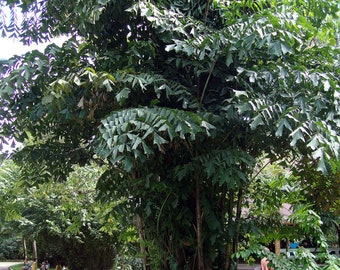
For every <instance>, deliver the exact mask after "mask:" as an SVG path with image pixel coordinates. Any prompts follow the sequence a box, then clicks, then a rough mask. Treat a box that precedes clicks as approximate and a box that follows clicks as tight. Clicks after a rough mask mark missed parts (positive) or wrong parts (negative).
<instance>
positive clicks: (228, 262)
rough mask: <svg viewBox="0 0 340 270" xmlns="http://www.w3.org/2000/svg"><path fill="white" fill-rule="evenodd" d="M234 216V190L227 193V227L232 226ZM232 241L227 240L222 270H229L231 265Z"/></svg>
mask: <svg viewBox="0 0 340 270" xmlns="http://www.w3.org/2000/svg"><path fill="white" fill-rule="evenodd" d="M233 216H234V190H230V191H229V207H228V227H229V226H232V225H231V224H232V222H233ZM232 245H233V243H232V240H231V239H230V238H228V241H227V246H226V254H225V264H224V269H225V270H229V268H230V265H231V252H232Z"/></svg>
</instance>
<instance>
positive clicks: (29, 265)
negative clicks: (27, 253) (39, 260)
mask: <svg viewBox="0 0 340 270" xmlns="http://www.w3.org/2000/svg"><path fill="white" fill-rule="evenodd" d="M32 263H33V262H32V261H28V260H27V259H26V260H25V261H24V266H23V267H22V268H21V269H22V270H30V269H31V268H32Z"/></svg>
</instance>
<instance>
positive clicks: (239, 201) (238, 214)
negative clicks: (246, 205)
mask: <svg viewBox="0 0 340 270" xmlns="http://www.w3.org/2000/svg"><path fill="white" fill-rule="evenodd" d="M242 198H243V189H242V188H240V189H239V191H238V194H237V205H236V220H235V222H236V233H235V238H234V243H233V253H235V252H237V249H238V240H239V236H240V228H241V214H242Z"/></svg>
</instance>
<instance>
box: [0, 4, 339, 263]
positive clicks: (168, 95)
mask: <svg viewBox="0 0 340 270" xmlns="http://www.w3.org/2000/svg"><path fill="white" fill-rule="evenodd" d="M5 4H7V5H8V6H9V7H10V9H11V14H12V15H11V19H10V22H9V23H6V22H4V21H3V22H2V24H1V25H0V28H1V30H2V32H3V34H4V35H10V36H15V37H17V38H19V39H20V40H22V42H24V43H28V44H29V43H32V42H42V41H46V40H48V39H50V38H51V37H54V36H58V35H67V36H68V37H69V40H68V41H66V42H65V43H64V44H63V45H62V46H61V47H58V46H56V45H54V44H52V45H49V46H48V47H47V48H46V49H45V51H44V52H39V51H32V52H29V53H27V54H25V55H22V56H15V57H12V58H11V59H9V60H7V61H3V62H2V65H1V77H0V95H1V101H0V102H1V108H2V110H1V113H0V123H1V135H2V138H1V140H2V143H5V142H6V139H8V138H14V139H15V140H16V141H18V142H22V143H23V144H24V147H23V148H22V149H21V150H20V151H18V152H17V153H15V155H14V157H13V158H14V159H15V160H16V161H17V162H18V164H20V165H21V166H22V169H23V173H24V175H25V177H26V178H27V181H28V182H29V183H30V184H31V185H38V184H39V183H43V182H45V181H48V180H50V179H54V180H55V181H64V180H65V179H66V178H67V175H68V174H69V173H70V172H71V171H72V170H73V168H74V165H75V164H79V165H85V164H87V163H89V162H90V161H95V162H98V164H107V165H108V169H107V170H106V171H105V172H104V173H103V174H102V175H101V177H100V179H99V182H98V186H97V187H98V189H99V197H100V198H101V199H102V200H103V201H106V202H107V201H111V200H115V199H119V198H121V197H122V196H124V197H126V198H128V199H127V200H123V201H122V205H121V206H122V207H125V209H129V215H130V216H131V220H134V223H135V224H136V226H137V227H138V228H139V236H140V241H141V243H142V245H141V253H142V254H144V258H143V259H144V265H145V267H151V266H153V267H154V268H157V269H174V268H175V267H177V268H178V269H184V267H185V266H187V267H189V266H191V267H193V266H195V267H196V269H200V270H201V269H212V268H213V267H217V268H219V269H222V268H223V269H231V267H232V263H231V254H232V253H235V252H236V251H237V246H238V239H239V238H240V234H242V233H243V231H242V228H243V227H242V226H241V223H242V222H241V221H242V219H241V208H242V202H243V198H244V194H245V192H246V191H247V187H248V185H249V183H250V182H252V181H253V180H254V177H255V176H256V166H255V163H256V160H257V159H259V158H263V157H265V158H268V159H269V160H270V161H272V162H274V161H277V160H283V163H285V166H287V167H294V166H296V165H297V164H299V166H300V168H303V166H301V164H305V165H306V166H308V167H309V166H311V167H313V168H315V170H317V171H320V172H322V173H327V171H329V170H331V169H332V166H331V165H332V163H330V162H328V161H329V160H331V159H333V158H337V156H338V152H339V137H338V127H339V117H338V116H339V98H340V95H339V76H338V75H339V59H338V56H339V46H337V43H336V41H337V40H336V37H337V34H338V33H337V29H339V19H338V15H339V12H338V3H337V1H333V0H331V1H329V0H321V1H320V0H318V1H317V0H312V1H303V0H296V1H293V0H282V1H276V0H267V1H223V0H213V1H210V0H200V1H186V0H168V1H157V0H154V1H133V0H128V1H122V0H116V1H112V0H111V1H110V0H96V1H94V0H77V1H75V0H68V1H65V0H53V1H52V0H41V1H31V0H22V1H19V0H7V1H3V5H5ZM19 11H20V12H22V13H23V17H22V22H18V21H17V20H16V16H15V15H16V14H17V13H18V12H19ZM156 251H157V252H156Z"/></svg>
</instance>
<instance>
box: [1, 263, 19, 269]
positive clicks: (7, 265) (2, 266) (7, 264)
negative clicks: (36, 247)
mask: <svg viewBox="0 0 340 270" xmlns="http://www.w3.org/2000/svg"><path fill="white" fill-rule="evenodd" d="M18 263H23V262H0V270H7V269H8V267H10V266H11V265H14V264H18Z"/></svg>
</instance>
